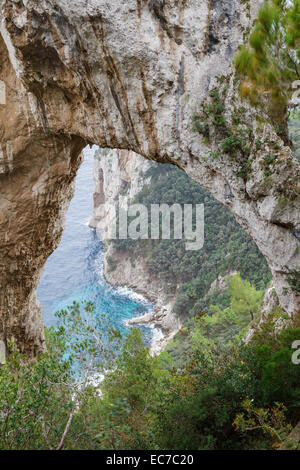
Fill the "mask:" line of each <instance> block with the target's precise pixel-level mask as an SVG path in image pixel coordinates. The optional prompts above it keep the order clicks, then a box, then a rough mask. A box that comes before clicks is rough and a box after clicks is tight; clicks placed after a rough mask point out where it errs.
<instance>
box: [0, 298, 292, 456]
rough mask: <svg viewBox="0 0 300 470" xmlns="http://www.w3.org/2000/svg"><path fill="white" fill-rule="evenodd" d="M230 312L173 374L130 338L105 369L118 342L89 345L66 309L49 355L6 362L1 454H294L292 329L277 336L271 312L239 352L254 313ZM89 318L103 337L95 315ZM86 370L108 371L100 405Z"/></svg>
mask: <svg viewBox="0 0 300 470" xmlns="http://www.w3.org/2000/svg"><path fill="white" fill-rule="evenodd" d="M234 295H236V294H234ZM250 304H251V302H249V305H250ZM235 305H236V304H235V302H234V299H233V301H232V310H230V312H229V311H228V309H227V310H224V311H221V310H220V311H218V312H217V314H216V315H215V316H214V317H212V318H211V317H209V316H207V315H205V314H203V315H201V316H199V317H197V318H196V319H195V320H194V322H195V325H194V329H193V334H192V348H191V349H190V351H189V352H188V353H187V354H186V356H185V360H184V363H183V364H182V366H181V367H178V366H176V364H175V363H174V361H173V359H172V356H171V355H170V354H168V353H162V354H161V355H160V356H159V357H151V356H150V355H149V351H148V349H147V347H146V346H145V345H144V342H143V338H142V335H141V332H140V331H139V330H137V329H132V330H131V331H130V332H129V334H128V335H127V336H126V338H124V340H122V348H121V351H120V353H119V354H118V355H117V356H116V357H115V358H113V354H112V351H113V349H114V347H112V346H111V341H112V342H114V341H117V342H118V344H119V341H120V335H119V333H118V332H116V331H111V335H110V341H104V342H101V347H99V345H100V343H99V341H98V339H97V338H98V337H99V334H100V337H102V339H104V337H103V335H102V336H101V330H99V331H98V332H97V334H96V335H95V336H94V333H95V331H94V326H92V327H91V326H90V325H89V323H82V320H81V319H80V317H78V312H79V311H80V307H79V306H78V305H76V304H74V305H73V306H72V307H71V308H70V309H69V310H68V311H65V312H62V313H61V314H60V317H61V319H62V320H63V323H61V324H60V326H59V327H58V329H56V330H54V329H51V330H49V332H48V334H47V346H48V351H47V353H45V354H43V355H41V356H40V357H39V358H38V359H37V360H34V361H29V360H28V358H25V357H23V356H22V355H20V354H19V353H17V352H14V353H12V354H11V355H10V356H9V358H8V362H7V364H6V365H5V366H3V367H2V368H0V449H57V448H60V449H62V448H63V449H98V450H100V449H113V450H117V449H128V450H136V449H151V450H158V449H180V450H189V449H273V448H277V447H278V446H279V445H282V444H283V443H285V445H287V446H289V447H291V448H297V446H298V444H297V443H296V442H295V441H289V440H288V435H289V433H290V431H291V429H292V427H293V426H294V425H295V424H297V421H299V419H300V415H299V410H300V406H299V405H300V392H299V391H300V374H299V370H298V368H299V367H300V366H299V365H298V366H296V365H294V364H293V363H292V360H291V358H292V354H293V350H292V349H291V344H292V342H293V341H294V340H295V339H297V338H299V335H300V322H299V320H297V321H296V320H295V322H294V325H291V326H288V327H286V328H285V329H283V330H281V331H280V332H277V333H276V328H275V325H276V324H278V321H285V320H286V318H285V316H284V315H283V314H282V312H280V310H278V309H274V310H273V312H272V314H271V315H270V316H269V318H268V321H267V322H266V323H265V324H263V325H262V326H261V327H260V328H257V329H256V333H255V335H254V337H253V339H252V341H251V342H250V343H249V344H247V345H246V344H244V343H243V342H241V340H240V333H241V331H242V329H243V328H244V326H245V325H246V324H247V322H248V321H249V318H250V316H251V315H250V314H251V307H249V309H248V311H246V310H245V309H243V312H241V311H238V309H235V307H234V306H235ZM84 311H86V310H85V309H84ZM88 313H89V314H92V315H95V317H96V318H98V319H97V322H98V320H99V321H100V323H101V322H103V325H102V326H104V323H105V322H106V320H105V318H104V317H103V316H102V315H97V313H96V312H93V309H92V306H91V305H88ZM98 326H101V325H99V324H98ZM75 330H76V331H77V335H75V336H74V334H73V333H74V331H75ZM71 337H73V340H72V342H71V343H70V342H69V339H70V338H71ZM103 357H105V361H103ZM91 363H93V364H94V365H95V366H97V367H99V370H102V371H103V367H105V368H107V369H106V376H105V379H104V381H103V382H102V383H101V395H100V394H99V389H97V388H95V386H94V385H93V384H92V381H91V380H90V381H87V380H86V378H87V371H89V370H90V369H89V364H91ZM75 364H76V365H77V366H76V367H75V368H74V365H75ZM88 377H89V378H90V379H91V377H90V376H89V374H88ZM82 378H84V379H83V381H82ZM97 380H98V383H99V377H97ZM97 380H96V379H95V377H94V382H96V381H97Z"/></svg>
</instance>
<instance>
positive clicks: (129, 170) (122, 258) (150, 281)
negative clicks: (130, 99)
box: [89, 150, 181, 353]
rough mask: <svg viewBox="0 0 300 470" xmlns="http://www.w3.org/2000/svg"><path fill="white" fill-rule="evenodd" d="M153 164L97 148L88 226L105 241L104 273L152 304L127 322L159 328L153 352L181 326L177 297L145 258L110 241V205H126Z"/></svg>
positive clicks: (135, 194) (152, 346)
mask: <svg viewBox="0 0 300 470" xmlns="http://www.w3.org/2000/svg"><path fill="white" fill-rule="evenodd" d="M151 166H152V163H151V162H150V161H148V160H145V159H144V158H143V157H142V156H141V155H138V154H136V153H134V152H127V151H121V150H98V151H97V152H96V154H95V159H94V181H95V192H94V212H93V215H92V218H91V220H90V223H89V225H90V226H91V227H93V228H95V229H97V231H98V232H99V236H100V237H101V239H102V240H103V242H104V244H105V251H104V276H105V278H106V280H107V281H108V282H109V283H110V284H111V285H114V286H127V287H129V288H131V289H133V290H134V291H136V292H138V293H140V294H142V295H143V296H144V297H146V298H147V299H148V300H150V301H151V302H153V304H154V312H151V313H149V314H146V315H144V316H143V317H139V318H135V319H132V320H130V321H129V324H131V325H135V324H138V325H140V324H148V325H153V326H155V327H159V328H161V330H162V332H163V336H162V337H158V338H157V339H156V340H155V341H154V342H153V343H152V345H151V351H152V353H158V352H160V351H161V350H162V349H163V348H164V346H165V345H166V344H167V343H168V341H170V339H172V337H173V336H174V335H175V334H176V333H177V332H178V331H179V329H180V328H181V320H180V319H179V317H178V316H177V315H176V314H175V313H174V312H173V306H174V301H175V298H176V296H175V295H174V294H170V293H169V292H168V288H167V284H166V283H162V282H161V280H160V279H158V278H157V277H155V276H151V274H150V273H149V270H148V268H147V265H146V260H145V257H144V256H142V255H141V254H136V253H135V254H134V257H133V256H132V255H131V254H130V253H129V252H128V251H127V250H123V251H122V250H117V249H116V247H115V245H114V244H113V243H110V242H109V232H110V227H111V225H112V222H113V220H112V217H113V216H112V212H111V208H115V207H116V206H117V205H119V207H120V208H123V209H125V208H127V206H128V204H129V203H130V202H132V201H133V200H134V198H135V197H136V196H137V195H138V194H139V192H140V191H141V190H142V189H143V187H144V185H145V184H147V183H150V181H151V178H147V177H145V173H146V172H147V170H149V168H151Z"/></svg>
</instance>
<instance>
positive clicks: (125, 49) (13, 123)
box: [0, 0, 300, 354]
mask: <svg viewBox="0 0 300 470" xmlns="http://www.w3.org/2000/svg"><path fill="white" fill-rule="evenodd" d="M259 3H260V2H259V1H253V2H241V1H240V0H224V1H222V2H220V1H219V0H203V1H201V2H199V0H179V1H178V0H176V1H175V0H164V1H161V0H138V1H136V0H116V1H111V0H91V1H90V2H85V1H84V0H72V1H71V0H57V1H55V2H52V1H50V0H26V1H25V0H20V1H13V0H0V13H1V25H0V81H1V82H0V83H1V95H2V96H1V100H0V103H1V104H0V121H1V132H0V163H1V165H0V169H1V170H0V173H1V174H0V195H1V198H0V205H1V212H0V214H1V215H0V270H1V278H0V340H3V341H4V342H5V343H7V342H8V341H9V340H15V341H16V342H17V344H18V345H19V347H20V349H22V350H24V351H25V352H27V353H32V354H36V353H37V352H38V351H39V350H41V349H42V348H43V327H42V317H41V310H40V308H39V306H38V304H37V302H36V298H35V288H36V286H37V284H38V281H39V278H40V275H41V270H42V268H43V266H44V264H45V262H46V260H47V257H48V256H49V255H50V254H51V253H52V251H53V250H54V249H55V247H56V246H57V244H58V242H59V240H60V237H61V233H62V230H63V220H64V214H65V211H66V208H67V206H68V203H69V201H70V198H71V197H72V184H73V180H74V177H75V175H76V171H77V168H78V166H79V164H80V161H81V158H80V153H81V151H82V149H83V148H84V146H85V145H87V144H88V143H94V144H97V145H99V146H100V147H102V148H107V147H109V148H118V149H127V150H131V151H134V152H136V153H139V154H141V155H143V156H144V157H146V158H148V159H150V160H156V161H160V162H164V163H172V164H174V165H177V166H179V167H180V168H182V169H183V170H184V171H186V173H187V174H188V175H189V176H190V177H191V178H193V179H194V180H196V181H197V182H199V183H201V184H202V185H203V186H204V187H205V188H207V189H208V190H209V191H210V192H211V193H212V194H213V195H214V196H215V197H216V198H217V199H218V200H219V201H220V202H222V203H223V204H225V205H227V206H228V207H229V208H230V210H231V211H232V213H233V214H234V215H235V217H236V218H237V220H238V222H239V223H240V224H241V225H242V226H243V227H244V228H245V230H246V231H247V232H248V233H249V234H250V235H251V237H252V238H253V239H254V241H255V242H256V244H257V246H258V247H259V249H260V250H261V252H262V253H263V254H264V256H265V257H266V259H267V261H268V263H269V266H270V269H271V271H272V274H273V278H274V285H275V288H276V291H277V295H278V298H279V301H280V304H281V306H282V308H283V309H284V310H285V311H286V312H288V314H289V315H291V316H292V315H294V314H295V313H296V312H297V311H298V310H299V296H298V294H297V292H296V291H295V290H293V289H292V288H291V285H290V278H291V276H293V274H294V273H295V272H296V270H297V269H298V266H299V264H300V251H299V163H298V161H297V159H296V158H295V156H294V154H293V152H292V150H291V149H290V148H289V147H287V146H286V143H285V142H283V141H282V140H281V139H280V138H279V136H278V135H277V134H276V132H275V130H274V128H273V127H272V125H271V124H270V122H269V119H268V117H267V116H262V113H261V112H257V110H256V109H254V108H253V109H251V108H249V107H248V106H245V105H244V104H243V103H241V102H240V100H239V98H238V91H237V87H238V82H237V80H236V77H235V75H234V71H233V69H232V61H233V58H234V55H235V53H236V51H237V48H238V46H239V45H240V44H241V43H242V42H243V41H244V40H245V38H246V37H247V31H249V28H251V25H252V22H253V20H254V19H255V15H256V12H257V8H258V6H259ZM216 87H217V88H218V90H219V98H218V99H220V100H221V102H222V105H223V106H224V109H225V111H224V115H225V118H226V122H228V123H230V124H231V123H233V121H234V119H233V117H234V116H235V115H236V113H237V112H240V113H241V116H240V121H241V122H242V124H241V128H240V129H239V131H240V132H244V133H245V132H246V133H247V135H249V136H250V135H251V136H252V137H251V139H250V137H249V153H248V156H247V159H246V160H247V161H246V160H245V158H240V157H241V155H239V153H238V154H236V152H233V151H225V150H224V151H222V152H219V153H218V152H217V153H216V150H217V149H218V147H219V141H218V132H217V131H216V129H215V127H214V125H213V123H212V120H211V118H210V119H209V120H208V121H209V122H208V123H206V126H207V125H210V126H211V132H210V141H209V143H208V142H207V139H205V138H203V135H201V133H200V132H195V129H194V127H195V126H194V116H195V114H197V113H199V110H200V109H201V103H204V105H205V103H206V104H208V105H209V104H210V105H211V104H212V105H214V103H211V102H212V101H214V100H216V99H217V96H216V93H215V92H214V94H211V93H210V92H211V91H212V90H214V89H215V88H216ZM205 106H206V105H205ZM257 142H259V143H260V145H259V149H258V146H257ZM273 152H275V153H276V159H275V161H272V162H270V161H268V159H267V160H266V156H267V155H269V154H270V153H273ZM216 155H217V158H212V157H216ZM266 166H267V170H268V171H267V173H266V171H265V169H266ZM245 169H246V170H247V172H246V173H245ZM266 175H267V176H266Z"/></svg>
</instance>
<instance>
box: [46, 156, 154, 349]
mask: <svg viewBox="0 0 300 470" xmlns="http://www.w3.org/2000/svg"><path fill="white" fill-rule="evenodd" d="M95 150H96V147H93V149H89V148H87V149H85V159H84V162H83V163H82V165H81V167H80V169H79V172H78V175H77V178H76V190H75V196H74V198H73V200H72V202H71V205H70V208H69V210H68V213H67V219H66V229H65V232H64V234H63V237H62V240H61V243H60V245H59V247H58V248H57V250H56V251H55V252H54V253H53V254H52V255H51V256H50V258H49V259H48V261H47V264H46V266H45V270H44V275H43V277H42V279H41V282H40V285H39V287H38V290H37V295H38V299H39V300H40V302H41V305H42V309H43V313H44V322H45V324H46V325H47V326H51V325H54V324H55V312H56V311H58V310H61V309H62V308H65V307H67V306H68V305H71V304H72V303H73V301H74V300H75V301H79V302H80V301H82V300H88V301H91V302H93V303H94V304H95V306H96V310H97V312H99V313H105V314H107V315H108V316H109V317H110V319H111V320H112V322H113V324H114V327H115V328H116V329H120V330H121V331H122V332H123V333H124V332H126V330H127V329H128V327H127V325H126V320H128V319H130V318H132V317H135V316H139V315H143V314H144V313H146V312H148V311H149V310H150V309H152V308H153V306H152V304H150V303H149V302H147V301H146V300H145V299H143V298H142V297H141V296H138V295H136V294H135V293H133V292H132V291H130V290H129V289H127V288H115V287H112V286H110V285H109V284H108V283H107V282H106V281H105V279H104V277H103V244H102V242H101V240H100V239H99V237H98V235H97V232H96V230H93V229H91V228H90V227H89V226H88V221H89V219H90V217H91V215H92V211H93V191H94V181H93V158H94V152H95ZM143 331H144V333H145V335H146V342H149V341H150V340H151V338H152V337H153V335H154V334H155V333H156V332H155V331H154V330H153V329H150V328H143Z"/></svg>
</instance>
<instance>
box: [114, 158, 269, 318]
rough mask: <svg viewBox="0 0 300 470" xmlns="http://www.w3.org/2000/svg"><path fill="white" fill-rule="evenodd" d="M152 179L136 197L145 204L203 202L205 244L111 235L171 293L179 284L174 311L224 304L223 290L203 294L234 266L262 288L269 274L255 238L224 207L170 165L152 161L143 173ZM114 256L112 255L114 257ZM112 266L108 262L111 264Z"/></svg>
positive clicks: (181, 312) (188, 312) (182, 313)
mask: <svg viewBox="0 0 300 470" xmlns="http://www.w3.org/2000/svg"><path fill="white" fill-rule="evenodd" d="M149 177H151V182H150V183H149V184H147V185H145V186H144V188H143V189H142V191H141V192H140V193H139V194H138V196H137V197H136V200H135V202H138V203H142V204H144V205H145V206H146V207H148V209H149V213H150V205H151V204H163V203H165V204H169V205H173V204H175V203H178V204H193V206H194V207H195V206H196V204H204V206H205V244H204V247H203V249H202V250H199V251H187V250H186V249H185V240H172V239H171V240H138V241H136V240H131V239H127V240H116V241H113V242H112V243H113V244H114V246H115V248H116V249H117V250H122V251H125V252H126V254H127V255H128V256H131V257H132V259H133V260H134V259H135V258H136V256H139V255H140V256H143V258H146V266H147V270H148V272H149V274H150V276H154V277H155V278H156V279H160V280H161V281H162V284H163V285H164V286H165V288H166V289H167V290H169V292H170V293H174V292H175V290H176V287H177V286H180V288H179V291H178V293H177V297H176V304H175V307H174V309H175V312H176V313H178V314H179V315H180V316H181V317H182V318H187V317H192V316H193V315H195V314H196V313H197V312H199V311H201V310H208V309H209V307H210V304H211V303H215V304H218V305H219V306H220V307H226V306H229V302H230V299H229V296H228V293H226V292H224V291H219V292H216V291H215V292H213V293H211V294H208V292H209V290H210V286H211V284H212V283H213V281H215V280H216V279H217V278H218V276H220V275H221V276H225V275H227V274H228V273H229V272H230V271H232V270H234V271H239V272H240V273H241V276H242V278H243V279H247V280H249V281H250V282H252V283H253V284H254V285H255V286H256V287H257V288H260V289H264V288H265V287H266V286H267V284H268V283H269V281H270V280H271V273H270V271H269V268H268V265H267V263H266V260H265V259H264V257H263V256H262V254H261V253H260V252H259V250H258V248H257V247H256V245H255V243H254V242H253V240H251V238H250V237H249V236H248V235H247V234H246V233H245V231H244V230H243V229H242V227H241V226H240V225H239V224H238V223H237V222H236V220H235V219H234V217H233V215H232V214H231V213H230V211H229V209H227V208H225V207H224V206H223V205H222V204H221V203H219V202H218V201H216V200H215V199H214V198H213V197H212V196H211V195H210V194H209V193H208V192H207V191H206V190H205V189H204V188H202V187H201V186H200V185H199V184H198V183H196V182H194V181H192V180H191V179H190V178H189V177H188V176H187V175H186V174H185V173H184V172H183V171H181V170H179V169H178V168H176V167H174V166H171V165H160V164H155V165H154V166H153V167H151V168H150V169H149V170H148V171H147V172H146V174H145V178H149ZM115 258H116V259H117V255H116V257H115ZM112 269H113V266H112Z"/></svg>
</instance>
